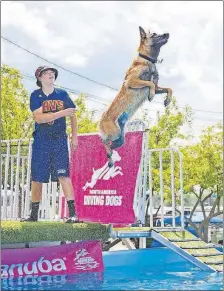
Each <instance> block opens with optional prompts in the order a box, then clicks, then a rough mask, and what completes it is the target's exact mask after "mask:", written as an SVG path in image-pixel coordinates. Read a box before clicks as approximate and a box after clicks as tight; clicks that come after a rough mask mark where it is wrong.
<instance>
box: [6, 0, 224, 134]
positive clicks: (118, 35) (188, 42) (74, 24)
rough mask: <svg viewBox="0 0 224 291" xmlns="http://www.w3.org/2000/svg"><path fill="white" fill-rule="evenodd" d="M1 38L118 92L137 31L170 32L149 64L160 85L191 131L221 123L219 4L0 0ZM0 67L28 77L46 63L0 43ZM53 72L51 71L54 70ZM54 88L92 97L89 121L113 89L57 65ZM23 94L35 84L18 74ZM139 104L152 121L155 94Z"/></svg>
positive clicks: (159, 105) (157, 106)
mask: <svg viewBox="0 0 224 291" xmlns="http://www.w3.org/2000/svg"><path fill="white" fill-rule="evenodd" d="M1 8H2V9H1V27H2V31H1V35H2V36H3V37H5V38H7V39H9V40H11V41H13V42H15V43H16V44H18V45H20V46H21V47H24V48H25V49H27V50H29V51H31V52H33V53H35V54H37V55H39V56H41V57H43V58H45V59H46V60H48V61H50V62H53V63H55V64H57V65H59V66H62V67H64V68H65V69H67V70H70V71H72V72H74V73H77V74H80V75H82V76H85V77H87V78H89V79H92V80H94V81H97V82H99V83H102V84H105V85H107V86H109V87H112V88H115V89H119V88H120V87H121V84H122V82H123V79H124V76H125V73H126V70H127V69H128V68H129V66H130V65H131V63H132V61H133V58H135V57H136V56H137V48H138V45H139V41H140V35H139V26H142V27H143V28H144V29H145V30H147V31H148V30H150V31H151V32H152V31H153V32H156V33H164V32H169V33H170V39H169V41H168V43H167V44H166V45H165V46H164V47H162V49H161V52H160V56H159V58H160V59H163V63H161V64H158V65H157V69H158V71H159V75H160V79H159V85H160V86H161V87H170V88H172V90H173V95H174V96H175V97H176V99H177V103H178V105H179V106H180V107H183V108H184V107H185V106H186V105H189V106H191V107H192V109H194V110H193V112H194V118H195V119H194V132H195V134H199V132H200V130H202V129H203V128H205V127H206V126H208V125H211V124H215V123H217V122H218V121H220V120H222V118H223V117H222V116H223V114H222V111H223V3H222V1H203V2H201V1H192V2H189V1H150V2H149V1H91V2H89V1H80V2H79V1H67V2H66V1H57V2H56V1H7V2H6V1H2V2H1ZM1 47H2V52H1V63H2V64H7V65H9V66H12V67H14V68H17V69H19V70H20V71H21V72H22V73H23V74H25V75H28V76H32V77H34V72H35V70H36V68H37V67H38V66H39V65H42V64H46V65H49V63H47V62H46V61H43V60H42V59H39V58H37V57H36V56H34V55H32V54H29V53H28V52H26V51H23V50H21V49H20V48H18V47H16V46H14V45H12V44H11V43H9V42H7V41H5V40H3V39H1ZM56 68H57V67H56ZM58 70H59V77H58V80H57V84H59V85H61V86H63V87H66V88H69V89H72V90H74V91H79V92H86V93H89V94H91V95H94V97H92V98H90V97H89V98H88V108H89V110H94V111H96V114H97V115H96V116H97V118H98V117H99V116H100V115H101V114H102V113H103V111H104V110H106V108H107V106H108V105H109V104H110V102H111V101H112V100H113V99H114V98H115V97H116V94H117V91H116V90H113V89H110V88H108V87H104V86H101V85H99V84H96V83H94V82H90V81H88V80H86V79H84V78H81V77H79V76H77V75H75V74H72V73H70V72H68V71H65V70H63V69H60V68H58ZM23 82H24V85H25V87H26V88H27V90H28V91H29V92H31V91H33V90H35V89H36V84H35V80H32V79H30V78H27V77H24V81H23ZM153 101H154V102H152V103H148V102H147V103H145V105H144V106H143V108H144V109H146V110H148V112H149V115H150V118H152V119H153V120H154V119H155V116H156V111H160V112H163V111H164V106H163V97H162V96H161V95H158V96H156V97H155V98H154V100H153Z"/></svg>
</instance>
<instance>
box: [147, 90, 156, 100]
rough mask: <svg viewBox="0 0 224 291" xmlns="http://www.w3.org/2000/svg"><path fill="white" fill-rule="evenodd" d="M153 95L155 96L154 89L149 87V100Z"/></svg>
mask: <svg viewBox="0 0 224 291" xmlns="http://www.w3.org/2000/svg"><path fill="white" fill-rule="evenodd" d="M154 96H155V90H154V89H153V88H150V91H149V96H148V100H149V102H151V101H152V100H153V98H154Z"/></svg>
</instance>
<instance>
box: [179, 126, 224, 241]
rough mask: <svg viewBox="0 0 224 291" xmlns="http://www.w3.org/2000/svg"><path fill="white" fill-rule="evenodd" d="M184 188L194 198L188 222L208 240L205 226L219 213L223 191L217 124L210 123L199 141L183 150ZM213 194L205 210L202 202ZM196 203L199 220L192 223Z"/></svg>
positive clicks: (221, 155) (221, 157) (219, 136)
mask: <svg viewBox="0 0 224 291" xmlns="http://www.w3.org/2000/svg"><path fill="white" fill-rule="evenodd" d="M183 154H184V158H183V162H184V191H185V193H193V194H194V195H195V197H196V198H197V201H196V203H195V205H194V207H193V209H192V212H191V215H190V218H189V224H190V225H191V226H192V227H193V228H194V229H195V230H196V232H197V234H198V235H199V236H200V237H201V238H202V239H203V240H205V241H208V227H209V221H210V219H211V218H213V217H216V216H218V215H221V214H222V213H223V210H220V200H221V197H222V193H223V127H222V125H221V124H218V125H215V126H210V127H208V128H207V129H206V130H204V131H203V133H202V135H201V136H200V141H199V142H198V143H197V144H196V145H194V146H190V147H187V148H185V149H184V150H183ZM213 194H215V196H216V198H215V200H214V202H213V206H212V208H211V209H210V211H209V213H208V214H206V211H205V203H206V201H207V200H208V199H209V198H210V197H211V196H212V195H213ZM197 207H200V208H201V211H202V213H203V221H202V222H201V223H200V224H199V225H196V224H195V223H193V222H192V216H193V214H194V212H195V210H196V208H197Z"/></svg>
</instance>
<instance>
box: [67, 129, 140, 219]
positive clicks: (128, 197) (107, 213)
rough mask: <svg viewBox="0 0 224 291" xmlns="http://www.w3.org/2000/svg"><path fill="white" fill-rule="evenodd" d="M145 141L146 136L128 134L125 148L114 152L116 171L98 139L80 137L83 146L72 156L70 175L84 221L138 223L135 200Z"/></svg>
mask: <svg viewBox="0 0 224 291" xmlns="http://www.w3.org/2000/svg"><path fill="white" fill-rule="evenodd" d="M142 137H143V133H142V132H129V133H127V134H126V139H125V145H124V146H122V147H121V148H118V149H115V150H114V151H113V156H112V159H113V161H114V166H113V167H112V168H109V167H108V159H107V157H106V152H105V149H104V146H103V144H102V142H101V140H100V137H99V136H98V135H86V136H79V137H78V143H79V146H78V149H77V151H76V152H74V153H72V156H71V168H70V171H71V179H72V183H73V187H74V193H75V201H76V209H77V213H78V216H79V219H80V220H82V221H92V222H101V223H114V224H117V223H118V224H120V223H121V224H129V223H133V222H135V215H134V210H133V199H134V193H135V187H136V180H137V174H138V169H139V165H140V160H141V155H142ZM62 209H63V207H62Z"/></svg>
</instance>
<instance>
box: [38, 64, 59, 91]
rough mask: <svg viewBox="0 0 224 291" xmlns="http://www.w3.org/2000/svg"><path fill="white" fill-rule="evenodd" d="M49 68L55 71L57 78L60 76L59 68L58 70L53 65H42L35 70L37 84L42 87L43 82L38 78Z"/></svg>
mask: <svg viewBox="0 0 224 291" xmlns="http://www.w3.org/2000/svg"><path fill="white" fill-rule="evenodd" d="M47 70H52V71H53V72H54V73H55V80H56V79H57V77H58V70H56V69H55V68H52V67H48V66H40V67H38V68H37V69H36V72H35V77H36V78H37V82H36V84H37V86H39V87H41V82H40V81H39V80H38V78H39V77H40V76H41V74H42V73H43V72H45V71H47Z"/></svg>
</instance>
